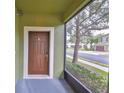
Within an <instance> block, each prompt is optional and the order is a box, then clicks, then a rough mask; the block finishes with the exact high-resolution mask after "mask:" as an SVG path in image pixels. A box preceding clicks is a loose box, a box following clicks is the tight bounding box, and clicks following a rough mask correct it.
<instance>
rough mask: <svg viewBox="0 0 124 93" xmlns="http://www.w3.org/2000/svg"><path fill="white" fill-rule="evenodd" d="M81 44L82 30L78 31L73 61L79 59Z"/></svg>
mask: <svg viewBox="0 0 124 93" xmlns="http://www.w3.org/2000/svg"><path fill="white" fill-rule="evenodd" d="M79 44H80V31H79V30H78V27H77V31H76V42H75V47H74V54H73V61H72V63H76V62H77V61H78V50H79Z"/></svg>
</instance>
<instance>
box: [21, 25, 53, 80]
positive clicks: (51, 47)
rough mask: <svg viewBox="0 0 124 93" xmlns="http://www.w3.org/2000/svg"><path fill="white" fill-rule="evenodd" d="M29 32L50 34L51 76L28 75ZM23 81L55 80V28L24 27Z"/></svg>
mask: <svg viewBox="0 0 124 93" xmlns="http://www.w3.org/2000/svg"><path fill="white" fill-rule="evenodd" d="M29 31H39V32H49V33H50V36H49V50H50V51H49V75H28V33H29ZM23 58H24V59H23V63H24V66H23V79H49V78H53V66H54V27H33V26H24V57H23Z"/></svg>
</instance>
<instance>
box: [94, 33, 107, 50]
mask: <svg viewBox="0 0 124 93" xmlns="http://www.w3.org/2000/svg"><path fill="white" fill-rule="evenodd" d="M94 50H96V51H109V34H104V35H99V37H98V43H97V44H95V45H94Z"/></svg>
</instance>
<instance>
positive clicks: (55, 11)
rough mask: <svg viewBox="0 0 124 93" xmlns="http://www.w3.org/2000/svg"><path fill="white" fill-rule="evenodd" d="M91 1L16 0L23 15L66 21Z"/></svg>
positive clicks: (17, 6)
mask: <svg viewBox="0 0 124 93" xmlns="http://www.w3.org/2000/svg"><path fill="white" fill-rule="evenodd" d="M84 1H85V2H88V1H90V0H15V2H16V8H17V9H18V10H21V12H23V14H38V15H39V14H40V15H41V14H42V15H59V16H61V17H63V19H65V17H67V16H69V14H70V13H72V12H74V11H75V10H76V8H77V7H78V6H79V5H80V4H82V3H84Z"/></svg>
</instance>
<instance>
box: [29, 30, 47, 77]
mask: <svg viewBox="0 0 124 93" xmlns="http://www.w3.org/2000/svg"><path fill="white" fill-rule="evenodd" d="M28 45H29V48H28V49H29V51H28V74H35V75H36V74H37V75H39V74H40V75H44V74H45V75H46V74H49V32H33V31H29V44H28Z"/></svg>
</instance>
